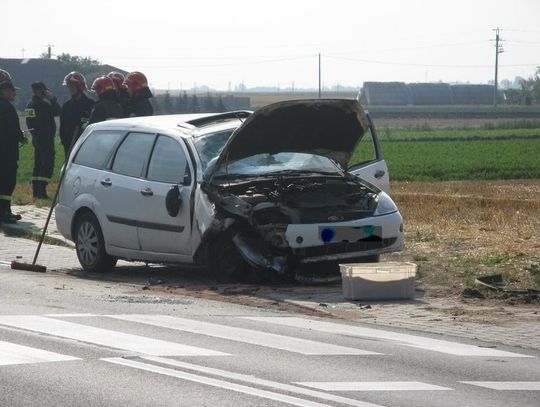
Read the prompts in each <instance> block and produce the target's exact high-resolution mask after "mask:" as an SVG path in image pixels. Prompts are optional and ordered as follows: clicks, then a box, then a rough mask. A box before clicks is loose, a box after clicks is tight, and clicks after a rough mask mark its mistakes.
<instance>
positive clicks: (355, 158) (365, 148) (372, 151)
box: [349, 129, 377, 166]
mask: <svg viewBox="0 0 540 407" xmlns="http://www.w3.org/2000/svg"><path fill="white" fill-rule="evenodd" d="M376 159H377V150H376V148H375V140H374V138H373V134H372V133H371V130H370V129H368V130H367V131H366V133H365V134H364V136H363V137H362V139H361V140H360V143H358V145H357V146H356V150H355V151H354V153H353V155H352V157H351V160H350V162H349V166H355V165H360V164H363V163H366V162H369V161H373V160H376Z"/></svg>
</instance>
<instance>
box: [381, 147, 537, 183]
mask: <svg viewBox="0 0 540 407" xmlns="http://www.w3.org/2000/svg"><path fill="white" fill-rule="evenodd" d="M382 150H383V154H384V158H385V160H386V161H387V163H388V170H389V173H390V178H391V179H392V180H407V181H413V180H415V181H435V180H482V179H517V178H540V158H539V157H540V140H497V141H495V140H486V141H457V142H456V141H404V142H393V143H388V142H382Z"/></svg>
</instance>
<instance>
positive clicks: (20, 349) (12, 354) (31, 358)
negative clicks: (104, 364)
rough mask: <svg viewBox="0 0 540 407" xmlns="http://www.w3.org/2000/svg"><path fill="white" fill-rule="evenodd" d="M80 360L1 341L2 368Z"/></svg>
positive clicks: (0, 357)
mask: <svg viewBox="0 0 540 407" xmlns="http://www.w3.org/2000/svg"><path fill="white" fill-rule="evenodd" d="M69 360H80V359H79V358H76V357H73V356H67V355H62V354H60V353H55V352H49V351H46V350H43V349H37V348H31V347H29V346H22V345H17V344H15V343H10V342H4V341H0V366H6V365H20V364H25V363H44V362H65V361H69Z"/></svg>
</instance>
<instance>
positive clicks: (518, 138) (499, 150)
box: [18, 129, 540, 183]
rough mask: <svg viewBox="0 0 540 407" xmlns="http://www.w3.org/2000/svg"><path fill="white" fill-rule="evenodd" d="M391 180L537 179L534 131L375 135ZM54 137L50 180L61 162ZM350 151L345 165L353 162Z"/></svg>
mask: <svg viewBox="0 0 540 407" xmlns="http://www.w3.org/2000/svg"><path fill="white" fill-rule="evenodd" d="M379 137H380V139H381V146H382V150H383V155H384V158H385V160H386V161H387V163H388V167H389V171H390V176H391V179H393V180H409V181H412V180H419V181H421V180H425V181H433V180H482V179H512V178H540V158H539V157H540V129H509V130H508V129H495V130H485V129H463V130H452V129H451V130H446V129H437V130H425V131H420V130H402V129H398V130H394V129H391V130H389V132H385V131H384V130H383V131H379ZM63 151H64V150H63V148H62V145H61V144H60V141H59V140H58V138H57V146H56V152H57V154H56V166H55V179H58V176H59V172H60V168H61V166H62V163H63V160H64V154H63ZM20 152H21V157H20V160H19V172H18V181H19V182H20V183H24V182H29V181H30V179H31V176H32V167H33V148H32V145H31V143H28V144H27V145H25V146H23V147H21V150H20ZM360 156H361V153H360V152H359V151H357V152H355V154H354V155H353V158H352V160H351V162H358V159H359V157H360Z"/></svg>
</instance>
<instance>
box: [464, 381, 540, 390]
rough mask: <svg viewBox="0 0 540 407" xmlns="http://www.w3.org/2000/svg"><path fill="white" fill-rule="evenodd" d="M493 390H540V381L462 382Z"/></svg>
mask: <svg viewBox="0 0 540 407" xmlns="http://www.w3.org/2000/svg"><path fill="white" fill-rule="evenodd" d="M460 383H464V384H470V385H472V386H479V387H485V388H487V389H492V390H540V382H460Z"/></svg>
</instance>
